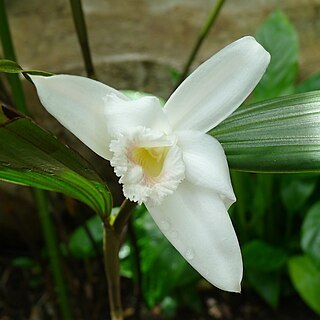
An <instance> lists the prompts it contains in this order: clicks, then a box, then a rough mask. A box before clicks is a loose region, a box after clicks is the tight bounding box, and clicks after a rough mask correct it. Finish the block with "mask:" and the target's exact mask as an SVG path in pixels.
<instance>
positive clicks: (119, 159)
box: [109, 127, 185, 205]
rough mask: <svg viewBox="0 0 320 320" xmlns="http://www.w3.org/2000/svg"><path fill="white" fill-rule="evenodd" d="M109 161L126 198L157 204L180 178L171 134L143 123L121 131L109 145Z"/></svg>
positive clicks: (179, 157)
mask: <svg viewBox="0 0 320 320" xmlns="http://www.w3.org/2000/svg"><path fill="white" fill-rule="evenodd" d="M109 149H110V151H111V152H112V153H113V157H112V158H111V160H110V163H111V165H112V166H113V167H114V171H115V173H116V175H117V176H118V177H120V179H119V182H120V183H122V184H123V193H124V195H125V196H126V198H128V199H130V200H132V201H137V202H138V203H142V202H147V203H148V204H150V205H157V204H160V203H161V201H162V199H163V198H164V197H166V196H167V195H169V194H172V193H173V192H174V190H176V189H177V187H178V185H179V184H180V182H181V181H182V180H183V179H184V177H185V175H184V171H185V166H184V162H183V157H182V152H181V150H180V148H179V146H178V145H177V137H176V136H175V135H166V134H164V133H162V132H159V131H154V130H151V129H149V128H145V127H136V128H133V129H130V130H127V131H124V132H122V133H121V134H120V135H119V136H118V137H116V139H114V140H112V141H111V143H110V146H109Z"/></svg>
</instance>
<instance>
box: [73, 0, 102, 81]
mask: <svg viewBox="0 0 320 320" xmlns="http://www.w3.org/2000/svg"><path fill="white" fill-rule="evenodd" d="M70 6H71V10H72V17H73V22H74V25H75V28H76V32H77V36H78V41H79V44H80V47H81V52H82V57H83V61H84V65H85V69H86V73H87V76H88V77H89V78H93V79H95V78H96V76H95V71H94V67H93V63H92V59H91V52H90V46H89V41H88V33H87V27H86V22H85V19H84V14H83V9H82V4H81V0H70Z"/></svg>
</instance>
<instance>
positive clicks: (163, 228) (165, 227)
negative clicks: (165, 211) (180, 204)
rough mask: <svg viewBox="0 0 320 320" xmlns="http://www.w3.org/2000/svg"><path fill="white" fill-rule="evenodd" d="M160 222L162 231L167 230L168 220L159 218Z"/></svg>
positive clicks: (169, 226)
mask: <svg viewBox="0 0 320 320" xmlns="http://www.w3.org/2000/svg"><path fill="white" fill-rule="evenodd" d="M160 224H161V228H162V230H163V231H168V230H170V228H171V225H170V222H169V221H168V220H161V222H160Z"/></svg>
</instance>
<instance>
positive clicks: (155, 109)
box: [104, 95, 171, 136]
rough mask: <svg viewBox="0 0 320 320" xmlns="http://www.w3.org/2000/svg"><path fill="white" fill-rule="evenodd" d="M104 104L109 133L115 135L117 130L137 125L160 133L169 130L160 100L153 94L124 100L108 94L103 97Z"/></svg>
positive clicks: (121, 130) (120, 130) (122, 130)
mask: <svg viewBox="0 0 320 320" xmlns="http://www.w3.org/2000/svg"><path fill="white" fill-rule="evenodd" d="M105 104H106V105H107V107H106V108H105V110H104V114H105V119H106V121H107V127H108V130H109V134H110V135H113V136H116V135H117V133H119V132H124V131H127V130H128V129H129V130H130V129H131V128H136V127H139V126H140V127H146V128H150V129H153V130H156V131H160V132H162V133H169V132H170V131H171V129H170V126H169V122H168V120H167V116H166V115H165V113H164V112H163V108H162V107H161V104H160V101H159V99H158V98H156V97H154V96H144V97H141V98H138V99H136V100H128V101H124V100H123V99H121V98H118V97H114V96H112V95H110V96H108V97H107V98H106V99H105Z"/></svg>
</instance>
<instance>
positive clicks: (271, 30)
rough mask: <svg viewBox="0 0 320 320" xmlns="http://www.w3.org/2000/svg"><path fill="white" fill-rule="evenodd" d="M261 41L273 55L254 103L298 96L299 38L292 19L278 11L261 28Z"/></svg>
mask: <svg viewBox="0 0 320 320" xmlns="http://www.w3.org/2000/svg"><path fill="white" fill-rule="evenodd" d="M256 39H257V41H258V42H259V43H260V44H261V45H262V46H263V47H264V48H265V49H266V50H267V51H269V52H270V54H271V62H270V65H269V67H268V69H267V72H266V73H265V75H264V76H263V78H262V80H261V81H260V83H259V84H258V86H257V87H256V89H255V91H254V94H253V96H254V100H255V101H261V100H264V99H269V98H274V97H278V96H282V95H286V94H290V93H294V82H295V80H296V78H297V67H298V51H299V48H298V37H297V33H296V32H295V30H294V28H293V26H292V25H291V23H290V22H289V20H288V18H287V17H286V16H285V15H284V14H283V13H282V12H281V11H275V12H274V13H273V14H271V15H270V17H269V18H268V19H267V20H266V22H265V23H264V24H263V25H262V26H261V27H260V28H259V30H258V32H257V34H256Z"/></svg>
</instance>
